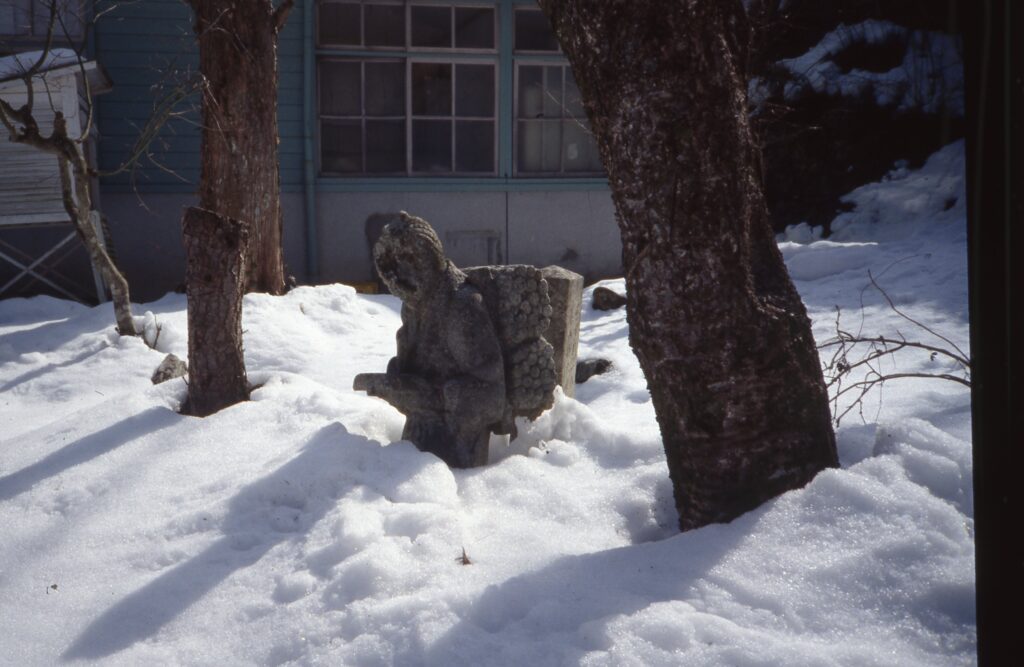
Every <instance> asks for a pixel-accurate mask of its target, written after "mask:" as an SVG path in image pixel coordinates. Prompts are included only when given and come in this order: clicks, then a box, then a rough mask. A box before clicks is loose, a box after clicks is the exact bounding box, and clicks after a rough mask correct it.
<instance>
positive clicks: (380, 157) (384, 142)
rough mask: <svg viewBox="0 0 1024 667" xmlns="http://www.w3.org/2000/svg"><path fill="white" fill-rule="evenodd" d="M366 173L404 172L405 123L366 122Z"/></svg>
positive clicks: (397, 121)
mask: <svg viewBox="0 0 1024 667" xmlns="http://www.w3.org/2000/svg"><path fill="white" fill-rule="evenodd" d="M366 171H368V172H369V173H371V174H382V173H394V172H403V173H404V172H405V121H404V120H367V121H366Z"/></svg>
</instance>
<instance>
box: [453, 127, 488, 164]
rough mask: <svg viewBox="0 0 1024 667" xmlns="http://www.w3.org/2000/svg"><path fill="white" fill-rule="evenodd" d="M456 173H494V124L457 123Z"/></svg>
mask: <svg viewBox="0 0 1024 667" xmlns="http://www.w3.org/2000/svg"><path fill="white" fill-rule="evenodd" d="M455 171H483V172H493V171H494V123H493V122H492V121H479V120H460V121H456V122H455Z"/></svg>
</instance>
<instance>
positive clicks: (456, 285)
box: [353, 212, 506, 468]
mask: <svg viewBox="0 0 1024 667" xmlns="http://www.w3.org/2000/svg"><path fill="white" fill-rule="evenodd" d="M374 262H375V264H376V265H377V271H378V272H379V273H380V276H381V279H382V280H383V281H384V283H385V284H386V285H387V286H388V289H389V290H390V291H391V293H392V294H394V295H396V296H398V297H399V298H400V299H402V327H401V328H400V329H399V330H398V335H397V339H398V354H397V355H396V356H395V357H393V358H392V359H391V361H390V362H388V368H387V372H386V373H362V374H359V375H357V376H356V378H355V381H354V383H353V388H354V389H356V390H359V391H365V392H367V393H368V394H369V395H370V396H378V397H380V398H383V399H384V400H386V401H387V402H388V403H390V404H392V405H393V406H395V407H396V408H398V410H399V411H400V412H402V413H404V414H405V415H406V422H405V429H404V430H403V432H402V437H403V438H405V439H407V440H411V441H412V442H413V443H415V444H416V446H417V447H419V448H420V449H421V450H423V451H427V452H432V453H433V454H436V455H437V456H438V457H440V458H441V459H442V460H443V461H445V463H447V464H448V465H450V466H452V467H457V468H469V467H473V466H480V465H485V464H486V463H487V445H488V440H489V439H490V433H491V431H492V430H493V429H494V428H495V425H497V424H498V423H499V422H501V420H502V417H503V414H504V412H505V406H506V396H505V367H504V361H503V356H502V348H501V343H500V342H499V340H498V335H497V333H496V330H495V326H494V323H493V322H492V321H491V317H490V315H489V312H488V309H487V305H486V304H485V302H484V299H483V296H482V295H481V293H480V291H479V290H478V289H476V288H475V287H473V286H472V285H471V284H469V283H468V282H467V279H466V274H465V273H463V272H462V271H460V270H459V269H458V268H456V267H455V265H454V264H452V262H451V261H450V260H448V259H446V258H445V256H444V251H443V249H442V247H441V241H440V239H439V238H438V237H437V234H435V233H434V230H433V228H431V226H430V225H429V224H428V223H427V222H426V221H425V220H423V219H421V218H417V217H414V216H410V215H408V214H407V213H405V212H402V213H401V214H400V217H399V219H398V220H396V221H394V222H392V223H390V224H388V225H387V227H385V228H384V231H383V233H382V235H381V237H380V240H379V241H378V242H377V244H376V246H375V247H374Z"/></svg>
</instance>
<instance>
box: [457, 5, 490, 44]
mask: <svg viewBox="0 0 1024 667" xmlns="http://www.w3.org/2000/svg"><path fill="white" fill-rule="evenodd" d="M455 48H457V49H493V48H494V10H493V9H489V8H477V7H456V8H455Z"/></svg>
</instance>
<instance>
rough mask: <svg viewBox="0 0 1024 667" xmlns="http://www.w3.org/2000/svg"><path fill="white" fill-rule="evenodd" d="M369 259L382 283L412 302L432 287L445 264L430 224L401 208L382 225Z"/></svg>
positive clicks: (436, 282) (392, 291) (440, 275)
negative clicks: (388, 221) (397, 213)
mask: <svg viewBox="0 0 1024 667" xmlns="http://www.w3.org/2000/svg"><path fill="white" fill-rule="evenodd" d="M373 261H374V263H375V264H376V265H377V272H378V273H379V274H380V277H381V279H382V280H383V281H384V284H385V285H387V286H388V289H389V290H390V291H391V293H392V294H394V295H395V296H397V297H399V298H400V299H402V300H403V301H410V300H411V301H416V300H418V299H419V298H421V296H422V294H423V293H424V292H426V291H428V290H430V289H433V288H434V287H435V286H436V285H437V284H438V282H439V281H440V279H441V277H442V276H443V275H444V272H445V267H446V266H447V261H446V260H445V258H444V249H443V248H442V247H441V239H439V238H437V234H436V233H435V232H434V229H433V227H431V226H430V224H429V223H428V222H427V221H426V220H424V219H423V218H417V217H416V216H413V215H409V214H408V213H406V212H405V211H402V212H401V213H400V214H399V218H398V220H395V221H394V222H391V223H389V224H388V225H387V226H386V227H385V228H384V231H383V232H382V233H381V236H380V239H379V240H378V241H377V244H376V245H375V246H374V248H373Z"/></svg>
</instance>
